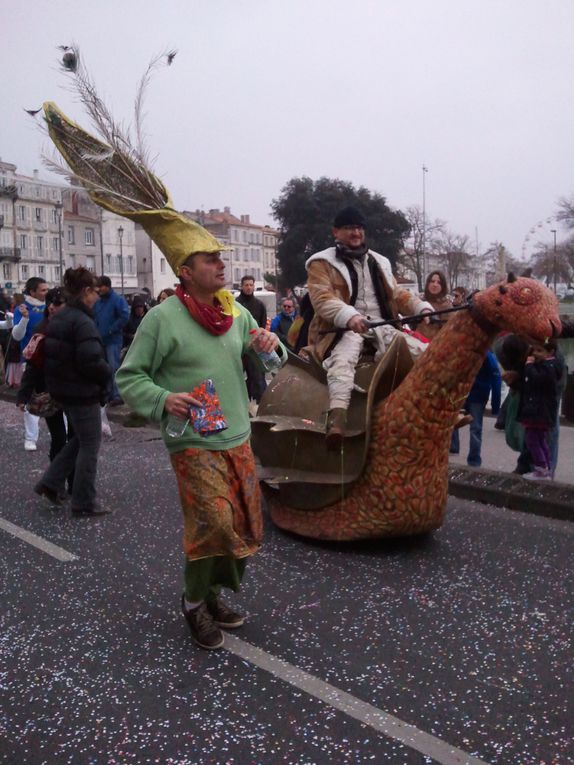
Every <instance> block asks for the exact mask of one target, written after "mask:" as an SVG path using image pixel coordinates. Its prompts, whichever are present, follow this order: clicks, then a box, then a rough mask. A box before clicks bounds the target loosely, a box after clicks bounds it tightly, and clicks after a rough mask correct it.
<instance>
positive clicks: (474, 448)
mask: <svg viewBox="0 0 574 765" xmlns="http://www.w3.org/2000/svg"><path fill="white" fill-rule="evenodd" d="M485 409H486V404H480V403H477V402H473V403H468V402H467V403H466V404H465V405H464V411H465V412H468V413H469V414H471V415H472V417H473V420H472V422H471V423H470V446H469V450H468V457H467V458H466V462H467V465H470V466H471V467H480V466H481V465H482V458H481V456H480V450H481V449H482V418H483V416H484V410H485ZM459 451H460V436H459V434H458V430H453V431H452V439H451V442H450V453H451V454H458V453H459Z"/></svg>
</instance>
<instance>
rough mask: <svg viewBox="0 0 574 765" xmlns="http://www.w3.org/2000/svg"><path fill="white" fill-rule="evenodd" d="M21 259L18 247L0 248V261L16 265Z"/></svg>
mask: <svg viewBox="0 0 574 765" xmlns="http://www.w3.org/2000/svg"><path fill="white" fill-rule="evenodd" d="M21 259H22V254H21V252H20V248H19V247H0V260H8V261H11V262H12V263H18V262H19V261H20V260H21Z"/></svg>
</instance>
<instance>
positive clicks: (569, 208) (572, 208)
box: [556, 196, 574, 228]
mask: <svg viewBox="0 0 574 765" xmlns="http://www.w3.org/2000/svg"><path fill="white" fill-rule="evenodd" d="M556 220H559V221H562V223H564V225H565V226H566V228H574V196H571V197H570V198H568V197H561V198H560V199H559V200H558V212H557V213H556Z"/></svg>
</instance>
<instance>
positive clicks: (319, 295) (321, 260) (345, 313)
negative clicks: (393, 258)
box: [305, 247, 432, 362]
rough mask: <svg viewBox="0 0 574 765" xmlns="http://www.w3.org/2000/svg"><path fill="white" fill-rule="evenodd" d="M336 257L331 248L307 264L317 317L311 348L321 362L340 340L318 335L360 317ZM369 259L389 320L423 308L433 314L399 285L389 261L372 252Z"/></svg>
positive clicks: (343, 268)
mask: <svg viewBox="0 0 574 765" xmlns="http://www.w3.org/2000/svg"><path fill="white" fill-rule="evenodd" d="M335 253H336V250H335V248H334V247H329V248H327V249H326V250H322V251H321V252H317V253H315V254H314V255H312V256H311V257H310V258H309V260H307V262H306V264H305V267H306V268H307V287H308V289H309V297H310V298H311V302H312V303H313V308H314V310H315V316H314V317H313V320H312V321H311V325H310V327H309V346H310V348H311V350H312V352H313V354H314V356H315V357H316V358H317V360H318V361H320V362H322V361H323V359H324V358H325V356H327V355H328V354H329V353H330V351H331V350H332V347H333V346H334V344H335V342H336V340H337V339H338V338H337V336H336V335H334V334H329V335H320V334H319V333H320V332H321V331H325V330H331V329H344V328H345V327H346V326H347V322H348V321H349V319H350V318H351V317H352V316H355V315H359V314H360V312H359V311H358V310H357V309H356V308H355V307H354V306H352V305H350V300H351V291H352V285H351V279H350V276H349V270H348V268H347V266H346V265H345V263H344V262H343V261H342V260H340V259H339V258H337V257H336V254H335ZM369 255H371V256H372V257H373V258H374V260H375V262H376V263H377V267H378V272H379V274H380V276H381V283H382V286H383V289H384V291H385V295H386V298H387V303H388V305H389V308H390V313H391V316H390V317H389V318H396V317H398V315H399V314H402V315H403V316H409V315H412V314H416V313H420V312H421V311H422V310H423V308H428V309H429V310H432V307H431V306H430V305H429V304H428V303H426V302H425V301H423V300H421V299H420V298H418V297H417V296H416V295H413V294H411V293H410V292H409V291H408V290H405V289H401V288H400V287H399V286H398V285H397V282H396V280H395V277H394V276H393V272H392V270H391V264H390V262H389V260H388V259H387V258H385V257H384V256H383V255H380V254H379V253H378V252H374V251H373V250H369V251H368V253H367V255H366V256H365V258H367V257H368V256H369Z"/></svg>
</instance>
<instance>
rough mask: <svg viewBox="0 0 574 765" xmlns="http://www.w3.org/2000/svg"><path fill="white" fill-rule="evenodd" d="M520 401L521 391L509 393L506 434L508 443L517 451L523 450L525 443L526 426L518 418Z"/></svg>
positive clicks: (505, 424) (505, 423) (505, 425)
mask: <svg viewBox="0 0 574 765" xmlns="http://www.w3.org/2000/svg"><path fill="white" fill-rule="evenodd" d="M519 403H520V393H519V392H518V391H514V390H511V391H510V392H509V394H508V404H507V407H506V419H505V422H504V435H505V436H506V443H507V444H508V446H510V448H511V449H512V450H513V451H515V452H521V451H522V447H523V445H524V428H523V427H522V425H521V424H520V423H519V422H518V420H517V419H516V416H517V414H518V405H519Z"/></svg>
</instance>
